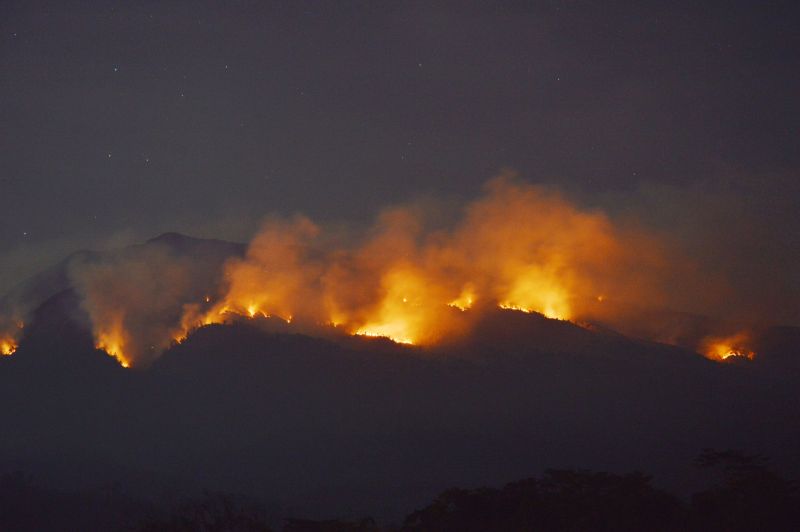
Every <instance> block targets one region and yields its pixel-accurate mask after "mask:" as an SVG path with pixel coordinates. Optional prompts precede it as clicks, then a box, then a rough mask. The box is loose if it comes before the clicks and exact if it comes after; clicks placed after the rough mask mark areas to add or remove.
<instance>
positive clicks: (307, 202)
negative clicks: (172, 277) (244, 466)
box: [0, 1, 800, 317]
mask: <svg viewBox="0 0 800 532" xmlns="http://www.w3.org/2000/svg"><path fill="white" fill-rule="evenodd" d="M592 4H596V5H595V6H592ZM699 4H701V3H697V2H686V3H683V5H682V4H681V3H677V2H657V3H653V4H651V5H646V4H644V3H641V2H632V3H630V4H623V3H607V2H602V3H587V4H586V5H584V4H582V3H578V2H563V3H562V2H538V3H537V2H518V3H511V2H497V3H491V2H481V3H476V4H474V5H473V6H469V5H468V4H467V3H466V2H451V3H436V2H431V1H423V2H401V3H393V4H389V3H384V2H364V3H351V2H282V3H274V4H273V3H267V2H161V1H159V2H124V3H123V2H121V3H116V2H105V3H102V2H63V1H57V2H49V3H48V2H28V1H24V2H23V1H20V2H13V1H4V2H2V4H0V124H1V125H2V128H0V146H1V149H0V202H1V203H2V208H1V209H0V265H2V270H1V271H0V288H5V287H7V286H8V285H10V284H11V283H12V282H13V281H14V280H16V279H18V278H19V277H20V276H23V275H24V274H27V273H29V272H30V270H31V269H36V268H40V267H42V266H45V265H46V264H47V263H48V262H49V261H52V260H54V259H55V258H56V257H59V256H60V255H63V254H65V253H67V252H69V251H72V250H74V249H76V248H78V247H88V246H103V245H110V244H115V243H127V242H128V241H132V240H136V239H141V238H147V237H150V236H154V235H155V234H157V233H159V232H163V231H167V230H179V231H184V232H187V233H190V234H195V235H198V236H219V237H225V238H237V239H246V238H247V237H248V236H249V234H250V232H251V231H252V229H253V227H254V224H255V223H256V221H257V220H258V219H259V218H260V217H261V216H262V215H264V214H265V213H269V212H274V211H277V212H282V213H291V212H294V211H303V212H305V213H307V214H308V215H310V216H311V217H313V218H315V219H317V220H323V221H324V220H343V219H344V220H355V221H359V220H367V219H369V218H371V217H372V216H373V215H374V214H375V213H376V212H377V210H378V209H379V208H380V207H382V206H385V205H387V204H389V203H393V202H400V201H405V200H410V199H414V198H416V197H418V196H420V195H435V196H437V197H444V198H450V199H453V198H455V199H459V198H469V197H473V196H475V195H477V194H478V193H479V191H480V186H481V184H482V183H483V182H484V181H485V180H486V179H488V178H489V177H491V176H492V175H494V174H496V173H497V172H498V171H499V170H501V169H503V168H513V169H515V170H516V171H518V172H519V174H520V176H521V177H522V178H523V179H525V180H527V181H531V182H544V183H551V184H555V185H557V186H559V187H560V188H562V189H564V190H565V191H566V193H567V194H568V195H570V196H572V197H574V198H576V200H577V201H579V202H581V203H583V204H586V205H590V206H600V207H603V208H605V209H607V210H609V211H611V212H612V213H623V214H633V215H635V216H637V217H639V218H641V219H643V220H644V221H645V222H646V223H648V224H650V225H653V226H654V227H657V228H662V229H663V228H667V229H668V230H670V231H674V235H675V236H676V238H678V239H683V240H685V241H686V242H687V248H688V249H690V250H691V249H698V250H700V249H702V250H708V249H710V248H711V249H713V250H714V253H712V254H716V255H717V256H718V257H719V261H720V262H725V263H732V264H734V265H735V267H734V268H733V270H734V271H735V272H736V271H738V275H739V276H740V277H741V279H742V280H743V281H742V282H743V283H744V281H746V280H748V279H752V278H753V277H755V276H758V275H765V274H768V273H769V272H771V271H772V272H777V273H773V275H772V285H771V288H770V289H771V290H774V291H775V292H776V293H780V292H787V290H788V291H789V292H792V293H795V294H796V293H797V292H798V291H800V281H798V273H797V271H796V270H797V268H796V264H797V260H799V259H800V256H798V249H800V236H798V235H800V214H798V212H797V211H798V209H797V206H798V203H800V201H798V199H799V198H800V185H798V183H797V182H798V177H800V149H798V133H799V132H798V125H799V124H800V106H799V105H798V102H797V95H798V94H800V74H798V72H800V61H798V57H799V52H798V51H799V50H800V38H798V36H799V35H800V31H798V27H799V24H800V17H798V12H797V8H795V7H794V6H793V4H794V2H786V3H782V4H781V3H769V4H768V3H762V2H723V3H720V5H718V6H713V5H712V4H711V3H703V4H704V5H702V6H701V5H699ZM598 6H600V7H598ZM698 235H699V236H698ZM709 241H713V242H714V244H710V243H709ZM720 255H721V256H720ZM735 272H734V273H735ZM744 284H746V283H744ZM752 289H753V290H757V289H759V288H758V287H756V288H752ZM791 312H794V311H791ZM791 312H790V314H789V316H790V317H791V316H793V314H792V313H791Z"/></svg>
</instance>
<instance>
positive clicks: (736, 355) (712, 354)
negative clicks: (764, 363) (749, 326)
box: [700, 332, 755, 361]
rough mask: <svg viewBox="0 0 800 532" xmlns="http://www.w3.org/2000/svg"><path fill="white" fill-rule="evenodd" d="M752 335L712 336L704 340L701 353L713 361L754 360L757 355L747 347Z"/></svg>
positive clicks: (745, 333) (744, 333)
mask: <svg viewBox="0 0 800 532" xmlns="http://www.w3.org/2000/svg"><path fill="white" fill-rule="evenodd" d="M749 343H750V335H749V334H748V333H747V332H738V333H736V334H733V335H730V336H712V337H709V338H706V339H705V340H703V342H702V343H701V346H700V351H701V352H702V353H703V354H704V355H705V356H706V358H709V359H711V360H717V361H724V360H735V359H742V358H746V359H748V360H752V359H753V358H755V353H754V352H753V351H751V350H750V349H749V348H748V347H747V345H748V344H749Z"/></svg>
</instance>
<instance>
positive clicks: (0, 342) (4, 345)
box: [0, 338, 17, 356]
mask: <svg viewBox="0 0 800 532" xmlns="http://www.w3.org/2000/svg"><path fill="white" fill-rule="evenodd" d="M16 350H17V343H16V341H15V340H14V339H13V338H0V355H6V356H11V355H13V354H14V353H15V352H16Z"/></svg>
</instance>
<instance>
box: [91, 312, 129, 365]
mask: <svg viewBox="0 0 800 532" xmlns="http://www.w3.org/2000/svg"><path fill="white" fill-rule="evenodd" d="M125 336H126V334H125V330H124V328H123V326H122V320H121V319H117V320H115V321H113V322H112V327H110V328H108V329H106V330H101V331H98V333H97V338H96V341H95V347H96V348H97V349H102V350H103V351H105V352H106V353H108V354H109V356H112V357H114V358H115V359H116V360H117V362H119V365H120V366H122V367H123V368H129V367H130V366H131V362H130V359H128V357H127V356H126V355H125V343H126V339H125Z"/></svg>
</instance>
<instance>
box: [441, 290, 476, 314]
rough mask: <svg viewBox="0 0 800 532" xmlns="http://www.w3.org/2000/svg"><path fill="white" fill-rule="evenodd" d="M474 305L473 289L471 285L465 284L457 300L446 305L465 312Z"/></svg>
mask: <svg viewBox="0 0 800 532" xmlns="http://www.w3.org/2000/svg"><path fill="white" fill-rule="evenodd" d="M474 303H475V289H474V288H473V286H472V285H471V284H467V285H466V286H464V288H463V289H462V290H461V293H460V294H459V295H458V297H457V298H455V299H454V300H452V301H451V302H449V303H448V305H449V306H451V307H453V308H457V309H458V310H461V311H465V310H469V309H471V308H472V305H473V304H474Z"/></svg>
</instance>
